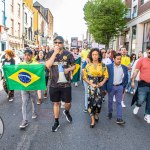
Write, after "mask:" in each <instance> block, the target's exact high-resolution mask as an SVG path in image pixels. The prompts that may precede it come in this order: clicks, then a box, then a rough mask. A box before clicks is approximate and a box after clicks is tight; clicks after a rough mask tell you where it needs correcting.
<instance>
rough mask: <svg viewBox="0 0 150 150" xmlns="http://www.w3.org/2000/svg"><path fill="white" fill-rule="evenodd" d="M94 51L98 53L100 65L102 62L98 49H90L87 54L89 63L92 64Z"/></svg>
mask: <svg viewBox="0 0 150 150" xmlns="http://www.w3.org/2000/svg"><path fill="white" fill-rule="evenodd" d="M95 51H96V52H98V55H99V58H98V62H99V63H101V62H102V54H101V52H100V50H99V49H98V48H92V49H91V50H90V52H89V55H88V58H89V59H90V62H93V58H92V53H93V52H95Z"/></svg>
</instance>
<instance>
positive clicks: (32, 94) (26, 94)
mask: <svg viewBox="0 0 150 150" xmlns="http://www.w3.org/2000/svg"><path fill="white" fill-rule="evenodd" d="M21 96H22V116H23V121H25V120H27V103H28V100H29V99H30V100H31V102H32V114H34V113H36V99H37V91H21Z"/></svg>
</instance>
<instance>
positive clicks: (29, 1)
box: [23, 0, 35, 48]
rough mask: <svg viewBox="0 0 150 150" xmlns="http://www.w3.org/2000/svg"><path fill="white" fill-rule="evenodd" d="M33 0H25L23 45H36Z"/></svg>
mask: <svg viewBox="0 0 150 150" xmlns="http://www.w3.org/2000/svg"><path fill="white" fill-rule="evenodd" d="M34 21H35V20H34V9H33V0H23V46H24V47H33V48H34V47H35V41H34Z"/></svg>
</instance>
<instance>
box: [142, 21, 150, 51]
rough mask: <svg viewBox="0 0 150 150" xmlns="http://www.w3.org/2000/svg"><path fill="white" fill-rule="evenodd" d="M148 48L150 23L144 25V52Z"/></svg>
mask: <svg viewBox="0 0 150 150" xmlns="http://www.w3.org/2000/svg"><path fill="white" fill-rule="evenodd" d="M147 46H150V22H147V23H145V24H144V41H143V51H146V48H147Z"/></svg>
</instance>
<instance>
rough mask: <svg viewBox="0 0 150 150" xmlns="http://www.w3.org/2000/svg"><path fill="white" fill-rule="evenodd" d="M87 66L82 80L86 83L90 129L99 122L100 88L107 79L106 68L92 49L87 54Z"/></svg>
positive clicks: (100, 57)
mask: <svg viewBox="0 0 150 150" xmlns="http://www.w3.org/2000/svg"><path fill="white" fill-rule="evenodd" d="M89 59H90V62H91V63H89V64H87V65H86V67H85V69H84V70H83V79H84V80H85V81H86V82H87V83H88V93H89V97H88V112H89V114H90V116H91V124H90V127H91V128H94V126H95V121H98V120H99V113H100V111H101V107H102V100H103V99H102V98H103V96H102V89H101V87H102V86H103V85H104V83H105V82H106V81H107V79H108V71H107V67H106V66H105V65H104V64H103V63H102V62H101V60H102V55H101V53H100V52H99V50H98V49H92V50H91V51H90V53H89Z"/></svg>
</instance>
